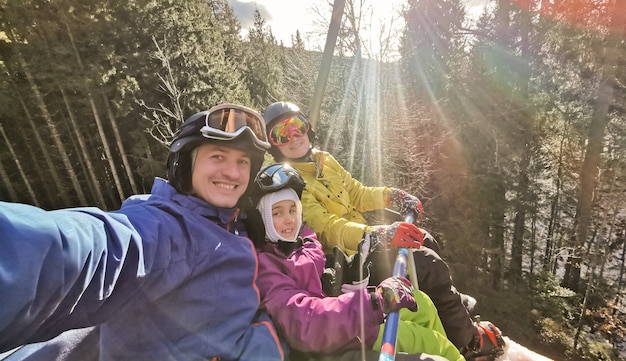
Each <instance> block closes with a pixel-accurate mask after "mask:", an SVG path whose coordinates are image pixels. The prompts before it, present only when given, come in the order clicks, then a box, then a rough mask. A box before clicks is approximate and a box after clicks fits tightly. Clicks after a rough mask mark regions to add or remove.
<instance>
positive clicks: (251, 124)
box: [200, 104, 270, 151]
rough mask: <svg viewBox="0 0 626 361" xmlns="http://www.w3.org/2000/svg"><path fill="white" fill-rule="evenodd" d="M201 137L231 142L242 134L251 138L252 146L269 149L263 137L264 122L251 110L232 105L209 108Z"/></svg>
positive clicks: (264, 136) (265, 138) (201, 130)
mask: <svg viewBox="0 0 626 361" xmlns="http://www.w3.org/2000/svg"><path fill="white" fill-rule="evenodd" d="M200 132H201V133H202V136H204V137H205V138H209V139H217V140H232V139H235V138H237V137H238V136H239V135H240V134H242V133H244V132H249V133H250V134H251V135H252V136H253V140H254V145H255V146H256V147H257V148H258V149H260V150H263V151H265V150H266V149H267V148H269V147H270V145H269V143H268V142H267V136H266V135H265V122H264V121H263V118H261V117H260V116H259V115H257V114H256V113H255V112H254V111H252V110H251V109H248V108H246V107H242V106H238V105H234V104H222V105H218V106H215V107H213V108H211V109H210V110H209V111H208V112H207V113H206V117H205V120H204V126H203V127H202V128H200Z"/></svg>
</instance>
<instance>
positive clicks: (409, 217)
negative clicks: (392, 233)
mask: <svg viewBox="0 0 626 361" xmlns="http://www.w3.org/2000/svg"><path fill="white" fill-rule="evenodd" d="M414 220H415V213H413V212H410V211H409V212H407V213H406V214H405V215H404V221H405V222H408V223H413V221H414ZM408 251H409V254H408V261H407V263H408V265H407V273H408V275H409V281H411V284H412V285H413V288H415V290H419V289H420V287H419V282H418V281H417V269H416V268H415V257H413V252H414V251H413V250H408Z"/></svg>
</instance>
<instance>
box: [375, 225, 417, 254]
mask: <svg viewBox="0 0 626 361" xmlns="http://www.w3.org/2000/svg"><path fill="white" fill-rule="evenodd" d="M370 238H371V240H372V247H374V246H375V245H376V244H377V243H380V244H382V245H383V246H384V247H385V248H387V247H389V246H392V247H404V248H420V247H421V246H422V244H424V233H423V232H422V231H421V230H420V229H419V228H417V226H416V225H414V224H412V223H408V222H395V223H393V224H391V225H389V226H376V227H374V230H373V231H372V233H371V234H370Z"/></svg>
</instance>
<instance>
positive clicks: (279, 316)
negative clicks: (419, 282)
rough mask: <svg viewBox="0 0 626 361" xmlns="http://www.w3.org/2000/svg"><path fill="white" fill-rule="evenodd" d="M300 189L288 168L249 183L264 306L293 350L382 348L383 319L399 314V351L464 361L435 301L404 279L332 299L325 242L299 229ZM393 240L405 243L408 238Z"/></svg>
mask: <svg viewBox="0 0 626 361" xmlns="http://www.w3.org/2000/svg"><path fill="white" fill-rule="evenodd" d="M303 188H304V181H303V180H302V178H301V177H300V175H299V174H298V173H297V171H296V170H294V169H293V168H291V167H289V165H286V164H273V165H271V166H268V167H266V168H264V169H262V170H261V172H260V173H259V174H258V175H257V177H256V180H255V184H254V185H253V186H252V189H253V197H254V198H255V199H256V200H257V201H256V202H255V204H256V210H257V211H258V212H257V213H256V217H258V218H257V219H258V220H257V221H256V222H255V221H254V220H255V213H254V212H249V215H248V216H249V217H250V222H249V224H250V226H251V227H252V228H251V229H250V231H249V234H251V235H257V236H258V237H256V238H257V239H256V240H255V244H256V245H257V252H258V258H259V275H258V280H257V284H258V287H259V291H260V295H261V307H263V308H264V309H265V310H266V311H267V313H268V314H269V315H270V317H271V318H272V320H273V321H274V323H275V325H276V328H277V329H278V332H279V334H280V336H281V337H283V338H284V339H285V340H286V341H287V343H288V344H289V345H290V347H291V348H292V349H295V350H297V351H296V352H298V351H299V352H305V353H312V354H336V353H341V352H344V351H347V350H360V349H361V347H362V344H363V345H364V347H365V349H366V350H374V351H380V347H381V338H382V331H383V325H384V321H385V317H386V315H387V314H388V313H389V312H392V311H397V310H400V318H401V321H400V326H399V330H398V341H397V347H396V351H397V352H404V353H408V354H417V353H425V354H431V355H439V356H443V357H445V358H446V359H448V360H452V361H461V360H464V358H463V356H461V354H460V353H459V350H458V349H457V348H456V347H455V346H454V345H453V344H452V343H451V342H450V341H449V340H448V339H447V337H446V334H445V331H444V329H443V326H442V324H441V321H440V320H439V316H438V314H437V310H436V308H435V307H434V305H433V303H432V301H431V300H430V298H428V296H427V295H426V294H424V293H423V292H420V291H414V290H413V289H412V287H411V285H410V283H409V282H408V280H406V279H405V278H397V277H395V278H394V277H391V278H388V279H385V280H384V281H383V282H381V283H380V284H379V285H378V286H376V287H368V288H365V287H363V288H361V289H355V290H354V291H349V292H347V293H343V294H341V295H339V296H337V297H328V296H327V293H326V292H325V291H324V289H323V287H322V281H321V276H322V273H323V272H324V264H325V261H326V258H325V256H324V252H323V249H322V245H321V244H320V243H319V242H318V240H317V236H316V235H315V233H314V232H313V231H311V230H310V229H308V228H306V227H302V205H301V203H300V195H301V193H302V189H303ZM263 228H264V229H263ZM395 237H397V239H396V240H395V241H396V242H400V243H401V242H402V241H403V239H402V237H404V235H403V234H401V232H398V234H397V235H396V236H394V238H395ZM393 242H394V241H391V242H390V243H392V244H393ZM386 246H389V245H386ZM418 306H419V311H417V308H418ZM415 311H417V312H415ZM435 357H436V356H435Z"/></svg>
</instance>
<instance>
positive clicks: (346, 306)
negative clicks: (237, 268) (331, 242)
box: [257, 228, 384, 354]
mask: <svg viewBox="0 0 626 361" xmlns="http://www.w3.org/2000/svg"><path fill="white" fill-rule="evenodd" d="M301 234H302V235H306V236H305V237H304V238H302V239H299V242H300V241H301V242H302V243H301V244H298V246H297V247H296V248H295V249H293V251H291V252H290V253H289V254H285V253H283V251H281V249H280V248H279V247H278V246H277V245H276V244H274V243H270V242H268V243H266V245H265V246H264V248H262V249H258V250H257V251H258V253H259V254H258V258H259V275H258V279H257V284H258V287H259V292H260V295H261V307H262V308H264V309H265V310H266V311H267V313H268V314H269V315H270V317H271V318H272V320H273V321H274V324H275V326H276V328H277V329H278V332H279V333H280V335H281V336H282V337H283V338H284V339H285V340H286V341H287V343H288V344H289V345H290V346H291V347H292V348H295V349H297V350H300V351H304V352H323V353H326V354H327V353H334V352H341V351H345V350H350V349H359V348H360V347H361V340H363V341H364V343H365V345H366V347H367V348H370V349H371V347H372V345H373V344H374V342H375V341H376V338H377V336H378V331H379V328H380V325H381V324H382V323H383V321H384V316H383V312H382V309H380V308H378V309H375V308H374V306H373V303H372V299H371V295H370V294H369V291H368V290H367V289H364V290H359V291H356V292H351V293H345V294H342V295H340V296H339V297H327V296H326V294H325V293H324V292H323V291H322V282H321V280H320V277H321V275H322V273H323V271H324V264H325V261H326V258H325V256H324V252H323V250H322V245H321V244H320V243H319V242H318V241H317V236H316V235H315V233H314V232H313V231H311V230H310V229H306V228H305V229H303V231H302V232H301Z"/></svg>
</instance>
